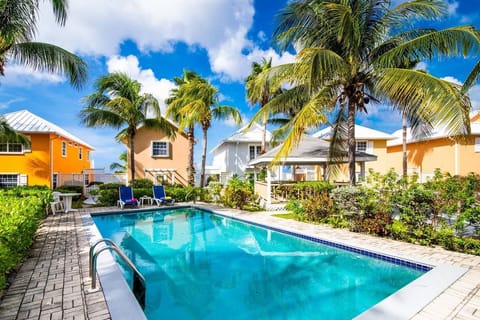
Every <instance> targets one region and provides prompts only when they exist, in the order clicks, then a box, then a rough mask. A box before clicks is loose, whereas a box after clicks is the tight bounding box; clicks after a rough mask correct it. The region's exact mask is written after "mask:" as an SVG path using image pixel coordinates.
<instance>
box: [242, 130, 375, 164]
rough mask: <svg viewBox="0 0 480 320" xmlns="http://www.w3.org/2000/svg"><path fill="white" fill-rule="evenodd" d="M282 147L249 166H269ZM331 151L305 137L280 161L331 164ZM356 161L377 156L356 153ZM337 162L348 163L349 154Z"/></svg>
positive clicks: (325, 146)
mask: <svg viewBox="0 0 480 320" xmlns="http://www.w3.org/2000/svg"><path fill="white" fill-rule="evenodd" d="M281 147H282V145H279V146H277V147H275V148H273V149H272V150H270V151H268V152H266V153H265V154H263V155H261V156H259V157H256V158H255V159H253V160H252V161H250V162H249V163H248V164H249V165H251V166H255V165H257V166H258V165H266V164H269V163H270V162H271V161H272V160H273V158H274V157H275V155H276V154H277V152H278V150H280V148H281ZM329 151H330V143H329V142H327V141H325V140H323V139H320V138H315V137H311V136H307V135H304V136H303V137H302V139H301V140H300V143H299V144H298V146H297V147H296V148H294V149H292V150H291V151H290V153H289V154H288V156H287V157H286V158H283V159H280V162H281V163H282V164H309V165H315V164H320V163H326V162H329ZM355 157H356V161H357V162H363V161H376V160H377V156H376V155H373V154H368V153H365V152H356V153H355ZM336 162H348V156H347V152H344V153H343V155H342V156H341V158H340V159H338V160H337V161H336Z"/></svg>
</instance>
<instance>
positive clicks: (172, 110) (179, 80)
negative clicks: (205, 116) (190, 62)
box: [165, 70, 200, 187]
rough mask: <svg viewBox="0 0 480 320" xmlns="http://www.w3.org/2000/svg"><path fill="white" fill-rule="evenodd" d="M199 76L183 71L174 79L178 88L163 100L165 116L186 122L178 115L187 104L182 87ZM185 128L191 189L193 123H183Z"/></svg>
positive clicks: (193, 176)
mask: <svg viewBox="0 0 480 320" xmlns="http://www.w3.org/2000/svg"><path fill="white" fill-rule="evenodd" d="M199 78H200V76H199V75H198V74H197V73H195V72H194V71H190V70H183V75H182V77H175V78H173V81H174V82H175V84H176V85H177V86H178V87H177V88H175V89H173V90H171V91H170V96H169V97H168V98H167V99H166V100H165V103H166V104H167V110H166V112H165V114H166V116H167V117H168V118H170V119H172V120H173V121H175V122H177V123H180V122H183V123H185V122H187V120H188V119H184V117H182V113H180V109H181V108H183V107H184V106H185V105H187V104H188V103H189V98H188V97H186V96H185V92H184V91H185V90H184V88H183V87H182V86H183V85H185V84H187V83H189V82H190V81H192V80H193V79H199ZM185 126H186V127H188V131H187V138H188V142H189V150H188V159H189V160H188V168H187V172H188V185H189V186H191V187H193V186H194V184H195V165H194V163H195V160H194V158H195V154H194V146H195V123H194V122H193V121H192V122H191V123H188V124H187V123H185Z"/></svg>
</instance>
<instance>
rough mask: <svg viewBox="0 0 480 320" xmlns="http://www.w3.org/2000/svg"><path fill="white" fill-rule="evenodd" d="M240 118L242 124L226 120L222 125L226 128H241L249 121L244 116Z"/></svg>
mask: <svg viewBox="0 0 480 320" xmlns="http://www.w3.org/2000/svg"><path fill="white" fill-rule="evenodd" d="M241 117H242V123H240V124H236V123H235V121H233V119H226V120H223V121H222V123H223V124H224V125H226V126H228V127H234V128H241V127H242V126H244V125H246V124H247V123H248V122H249V121H250V120H249V118H248V116H247V115H246V114H243V113H242V114H241Z"/></svg>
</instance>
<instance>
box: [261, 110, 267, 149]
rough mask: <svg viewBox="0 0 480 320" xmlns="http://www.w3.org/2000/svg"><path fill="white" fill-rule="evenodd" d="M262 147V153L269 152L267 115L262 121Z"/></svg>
mask: <svg viewBox="0 0 480 320" xmlns="http://www.w3.org/2000/svg"><path fill="white" fill-rule="evenodd" d="M262 129H263V130H262V146H261V147H260V149H261V150H260V153H261V154H264V153H265V152H267V115H266V114H264V115H263V120H262Z"/></svg>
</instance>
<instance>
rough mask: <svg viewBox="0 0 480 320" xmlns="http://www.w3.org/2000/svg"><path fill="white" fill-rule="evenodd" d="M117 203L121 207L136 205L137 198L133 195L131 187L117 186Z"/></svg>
mask: <svg viewBox="0 0 480 320" xmlns="http://www.w3.org/2000/svg"><path fill="white" fill-rule="evenodd" d="M118 197H119V198H120V199H119V200H118V205H119V206H120V208H122V209H123V207H124V206H126V205H131V206H134V207H137V206H138V200H137V199H135V198H134V197H133V189H132V187H127V186H122V187H120V188H118Z"/></svg>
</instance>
